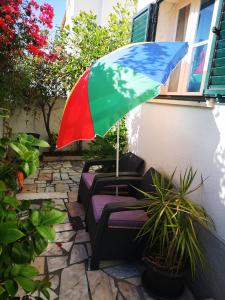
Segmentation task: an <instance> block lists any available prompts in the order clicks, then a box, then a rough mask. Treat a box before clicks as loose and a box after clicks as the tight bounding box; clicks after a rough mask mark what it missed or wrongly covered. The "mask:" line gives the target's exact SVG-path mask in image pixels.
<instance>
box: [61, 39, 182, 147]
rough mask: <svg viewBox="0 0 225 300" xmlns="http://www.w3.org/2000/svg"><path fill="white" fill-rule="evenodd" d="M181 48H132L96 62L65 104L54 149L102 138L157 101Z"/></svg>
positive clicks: (164, 44)
mask: <svg viewBox="0 0 225 300" xmlns="http://www.w3.org/2000/svg"><path fill="white" fill-rule="evenodd" d="M187 50H188V44H187V43H185V42H158V43H147V42H146V43H137V44H131V45H128V46H125V47H122V48H119V49H117V50H116V51H114V52H112V53H110V54H108V55H106V56H104V57H102V58H100V59H99V60H97V61H96V62H95V63H94V64H93V65H92V66H91V67H90V68H89V69H88V70H87V71H86V72H85V73H84V74H83V75H82V76H81V78H80V79H79V80H78V82H77V83H76V84H75V86H74V88H73V89H72V91H71V94H70V96H69V98H68V100H67V103H66V106H65V110H64V113H63V118H62V121H61V126H60V130H59V136H58V140H57V147H58V148H62V147H64V146H66V145H69V144H70V143H72V142H74V141H77V140H91V139H94V137H95V135H100V136H103V135H104V134H105V133H106V132H107V131H108V130H109V129H110V128H111V127H112V126H113V125H114V124H115V123H116V122H117V121H118V120H120V119H121V118H122V117H123V116H124V115H125V114H126V113H127V112H128V111H130V110H131V109H133V108H134V107H136V106H137V105H139V104H141V103H144V102H146V101H147V100H149V99H152V98H154V97H156V96H158V95H159V93H160V86H161V85H162V84H165V83H166V81H167V79H168V77H169V75H170V73H171V71H172V70H173V69H174V68H175V66H176V65H177V64H178V63H179V61H180V60H181V59H182V58H183V57H184V55H185V54H186V53H187Z"/></svg>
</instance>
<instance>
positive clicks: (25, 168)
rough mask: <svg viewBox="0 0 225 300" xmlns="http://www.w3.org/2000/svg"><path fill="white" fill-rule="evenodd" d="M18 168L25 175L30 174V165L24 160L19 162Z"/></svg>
mask: <svg viewBox="0 0 225 300" xmlns="http://www.w3.org/2000/svg"><path fill="white" fill-rule="evenodd" d="M20 169H21V170H22V171H23V172H24V173H25V174H26V176H29V175H30V174H31V171H30V166H29V164H28V162H25V161H23V162H21V164H20Z"/></svg>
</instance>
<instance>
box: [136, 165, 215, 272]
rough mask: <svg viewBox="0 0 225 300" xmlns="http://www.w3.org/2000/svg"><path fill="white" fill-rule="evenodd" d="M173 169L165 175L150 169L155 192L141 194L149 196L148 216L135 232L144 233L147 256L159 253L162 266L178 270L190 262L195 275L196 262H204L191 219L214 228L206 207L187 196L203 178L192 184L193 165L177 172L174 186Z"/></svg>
mask: <svg viewBox="0 0 225 300" xmlns="http://www.w3.org/2000/svg"><path fill="white" fill-rule="evenodd" d="M175 172H176V169H175V170H174V172H173V173H172V175H171V176H170V177H169V178H167V177H166V176H164V175H160V174H159V173H152V182H153V187H154V188H155V193H151V194H149V193H146V192H143V191H141V190H138V191H139V192H140V193H142V194H143V198H145V199H147V200H149V204H148V205H144V206H143V208H144V209H145V210H146V213H147V216H148V220H147V221H146V222H145V224H144V225H143V227H142V228H141V229H140V231H139V233H138V236H137V237H138V238H141V237H143V236H147V252H146V253H148V254H149V256H154V255H156V256H157V257H158V256H160V257H161V259H162V261H163V262H164V268H166V269H167V270H169V271H172V272H178V271H180V270H182V269H183V268H185V265H186V263H187V262H188V263H189V264H190V268H191V271H192V274H193V276H194V274H195V272H196V268H197V265H198V264H199V265H201V266H203V264H204V255H203V252H202V249H201V247H200V245H199V241H198V238H197V234H196V229H195V226H194V221H196V222H198V223H200V224H202V225H203V226H205V227H208V228H213V222H212V220H211V219H210V217H209V216H207V214H206V212H205V210H204V209H203V208H202V207H201V206H200V205H199V204H197V203H194V202H193V201H192V200H191V199H189V198H188V195H190V194H191V193H192V192H194V191H196V190H197V189H199V188H200V186H201V185H202V184H203V182H204V180H203V179H201V182H200V183H199V184H197V185H196V186H195V187H192V185H193V181H194V179H195V177H196V174H197V172H196V171H193V169H192V167H189V168H187V169H186V170H185V172H184V174H181V173H180V175H179V187H178V188H175V187H174V185H173V179H174V176H175Z"/></svg>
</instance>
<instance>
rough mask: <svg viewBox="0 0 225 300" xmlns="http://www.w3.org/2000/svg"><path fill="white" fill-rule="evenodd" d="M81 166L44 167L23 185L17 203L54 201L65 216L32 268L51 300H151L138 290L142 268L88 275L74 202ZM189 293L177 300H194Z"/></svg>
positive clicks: (111, 265)
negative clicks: (44, 283) (48, 282)
mask: <svg viewBox="0 0 225 300" xmlns="http://www.w3.org/2000/svg"><path fill="white" fill-rule="evenodd" d="M81 171H82V162H68V161H66V162H47V163H43V164H42V165H41V167H40V169H39V171H38V172H37V173H36V174H35V175H33V176H30V177H29V178H27V179H26V180H25V184H24V188H23V191H22V192H21V193H20V194H18V195H17V197H18V199H24V200H31V201H32V207H35V208H38V207H39V206H40V204H41V201H43V200H44V199H52V201H54V202H55V204H56V206H57V207H58V208H59V209H61V210H63V211H65V212H67V214H68V216H67V217H66V219H65V221H64V223H63V224H59V225H57V226H56V227H55V228H56V232H57V234H56V240H55V241H54V242H53V243H50V244H49V246H48V248H47V250H46V251H45V252H44V253H43V254H42V255H41V256H40V257H38V258H37V259H36V260H35V262H34V265H35V266H36V267H37V268H38V269H39V271H40V274H41V275H40V277H43V276H45V275H46V274H48V275H49V276H50V278H51V282H52V286H51V289H49V292H50V296H51V300H54V299H59V300H122V299H125V300H139V299H140V300H142V299H146V300H150V299H153V298H151V297H150V296H149V295H148V294H147V292H146V291H145V290H144V288H143V287H142V285H141V278H140V276H141V272H142V265H141V263H140V262H134V263H127V262H125V261H102V262H101V266H100V270H99V271H89V270H88V265H89V258H90V256H91V247H90V242H89V235H88V233H87V232H86V231H85V230H84V225H85V224H84V222H83V221H82V222H80V223H79V224H78V223H77V222H76V220H77V218H76V217H80V218H81V219H82V220H84V212H83V209H82V207H81V205H80V204H79V203H77V202H76V199H77V190H78V185H79V180H80V174H81ZM192 299H193V297H192V295H191V293H190V291H189V290H188V289H186V290H185V293H184V295H183V296H182V297H181V298H180V299H179V300H192Z"/></svg>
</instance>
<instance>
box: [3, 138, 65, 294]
mask: <svg viewBox="0 0 225 300" xmlns="http://www.w3.org/2000/svg"><path fill="white" fill-rule="evenodd" d="M37 147H48V144H47V143H46V142H44V141H41V140H38V139H36V138H34V137H33V136H31V135H26V134H19V135H18V136H17V137H15V138H14V139H7V138H2V139H0V299H1V300H8V299H14V298H15V296H16V294H17V292H18V289H19V288H20V289H22V290H23V291H24V293H23V294H24V296H23V299H30V298H29V297H30V296H29V295H31V294H32V293H33V292H34V291H36V290H39V291H40V292H41V295H42V296H44V297H45V298H47V299H49V298H50V296H49V293H48V290H47V288H48V287H50V283H49V279H48V278H45V279H43V280H37V279H34V277H35V276H37V275H38V274H39V272H38V270H37V269H36V267H34V266H33V265H32V262H33V260H34V258H35V257H36V256H38V255H40V254H41V253H42V252H43V251H44V250H45V249H46V247H47V245H48V241H52V240H54V238H55V231H54V229H53V225H54V224H57V223H60V222H62V221H63V219H64V214H63V213H62V212H61V211H59V210H57V209H55V208H54V207H53V205H52V203H51V202H47V201H46V202H43V204H42V206H41V208H40V209H31V207H30V202H29V201H26V200H25V201H19V200H17V199H16V197H15V191H16V190H17V178H19V177H18V174H20V175H21V173H22V174H24V175H25V176H28V175H30V174H32V173H33V172H35V171H36V169H37V167H38V165H39V159H38V157H39V151H38V149H37ZM20 179H21V178H20ZM42 296H41V297H42ZM41 297H34V299H37V300H40V299H42V298H41ZM17 299H18V298H17ZM19 299H20V298H19Z"/></svg>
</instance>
